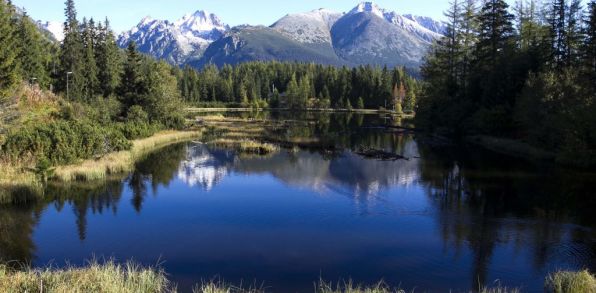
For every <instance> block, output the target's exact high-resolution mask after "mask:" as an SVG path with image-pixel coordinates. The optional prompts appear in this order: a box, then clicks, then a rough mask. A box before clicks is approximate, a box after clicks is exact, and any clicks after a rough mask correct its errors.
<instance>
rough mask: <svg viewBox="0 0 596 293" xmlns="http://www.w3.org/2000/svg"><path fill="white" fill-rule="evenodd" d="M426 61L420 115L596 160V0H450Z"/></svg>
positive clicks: (423, 121) (574, 159) (424, 122)
mask: <svg viewBox="0 0 596 293" xmlns="http://www.w3.org/2000/svg"><path fill="white" fill-rule="evenodd" d="M445 15H446V17H447V18H448V19H449V26H448V31H447V34H446V35H447V37H445V38H443V39H442V40H440V41H439V42H437V43H436V45H435V46H434V47H433V49H432V51H431V52H430V54H429V55H428V56H427V59H426V64H425V65H424V66H423V68H422V76H423V78H424V81H425V82H424V94H423V95H422V97H420V98H419V109H418V111H417V120H418V122H417V125H418V126H419V127H425V128H426V129H428V130H431V131H434V132H439V133H442V134H446V135H452V136H458V137H465V136H470V135H491V136H499V137H505V138H510V139H514V140H519V141H524V142H527V143H529V144H531V145H533V146H537V147H540V148H542V149H546V150H548V151H552V152H554V153H555V154H556V157H557V160H559V161H560V162H562V163H568V164H572V165H576V166H593V165H594V164H596V115H595V114H596V103H595V101H596V100H595V99H596V2H594V1H590V2H589V3H588V4H587V5H586V6H585V7H583V6H582V2H581V1H580V0H549V1H544V2H539V1H536V0H521V1H518V2H517V4H516V5H515V6H514V7H509V6H508V5H507V3H506V2H505V1H504V0H487V1H484V2H479V1H474V0H454V1H453V2H451V9H450V10H449V11H447V12H446V14H445Z"/></svg>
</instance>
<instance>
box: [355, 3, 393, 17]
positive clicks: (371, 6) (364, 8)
mask: <svg viewBox="0 0 596 293" xmlns="http://www.w3.org/2000/svg"><path fill="white" fill-rule="evenodd" d="M361 12H366V13H372V14H374V15H376V16H378V17H381V18H383V17H384V15H385V10H384V9H381V8H380V7H379V6H378V5H377V4H375V3H374V2H361V3H360V4H358V6H356V7H354V9H352V11H350V13H349V14H356V13H361Z"/></svg>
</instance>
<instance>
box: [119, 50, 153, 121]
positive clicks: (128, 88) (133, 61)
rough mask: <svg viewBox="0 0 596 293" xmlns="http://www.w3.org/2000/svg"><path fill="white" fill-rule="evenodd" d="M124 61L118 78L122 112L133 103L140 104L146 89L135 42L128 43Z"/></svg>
mask: <svg viewBox="0 0 596 293" xmlns="http://www.w3.org/2000/svg"><path fill="white" fill-rule="evenodd" d="M126 56H127V58H126V62H125V63H124V70H123V72H122V76H121V78H120V80H121V82H120V87H119V89H118V94H119V98H120V102H121V103H122V106H123V111H124V113H127V112H128V109H129V108H130V107H132V106H134V105H142V104H143V100H144V99H145V97H146V95H147V93H148V89H147V84H146V81H145V78H144V75H143V70H142V61H143V60H142V57H141V55H140V54H139V52H138V51H137V46H136V43H135V42H130V43H129V44H128V49H127V50H126Z"/></svg>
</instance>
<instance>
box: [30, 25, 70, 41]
mask: <svg viewBox="0 0 596 293" xmlns="http://www.w3.org/2000/svg"><path fill="white" fill-rule="evenodd" d="M36 24H37V27H39V29H41V30H42V31H44V32H45V33H46V35H48V36H49V37H50V38H51V39H53V40H55V41H58V42H62V40H63V39H64V25H63V24H62V23H61V22H59V21H46V22H41V21H37V22H36Z"/></svg>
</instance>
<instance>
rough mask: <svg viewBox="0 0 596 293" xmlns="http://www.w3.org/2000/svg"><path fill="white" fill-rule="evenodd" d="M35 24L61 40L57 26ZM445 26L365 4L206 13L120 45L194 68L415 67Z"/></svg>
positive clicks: (153, 24)
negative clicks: (269, 14) (272, 15)
mask: <svg viewBox="0 0 596 293" xmlns="http://www.w3.org/2000/svg"><path fill="white" fill-rule="evenodd" d="M39 26H40V27H42V28H44V29H45V30H47V31H50V32H53V33H54V35H55V37H56V39H58V40H60V35H59V34H60V33H61V30H60V29H61V25H60V24H57V23H51V22H48V23H39ZM445 27H446V25H445V23H444V22H441V21H437V20H434V19H432V18H430V17H424V16H414V15H410V14H404V15H402V14H399V13H397V12H394V11H389V10H386V9H382V8H380V7H379V6H378V5H376V4H374V3H372V2H362V3H360V4H358V5H357V6H356V7H354V8H353V9H352V10H350V11H348V12H343V13H340V12H335V11H331V10H328V9H317V10H313V11H309V12H304V13H295V14H288V15H286V16H284V17H282V18H281V19H279V20H278V21H276V22H275V23H274V24H272V25H271V26H253V25H241V26H236V27H230V26H229V25H227V24H225V23H224V22H223V21H222V20H221V19H220V18H219V17H218V16H217V15H215V14H212V13H208V12H206V11H203V10H199V11H197V12H195V13H193V14H188V15H185V16H184V17H182V18H181V19H178V20H176V21H173V22H172V21H169V20H159V19H153V18H151V17H145V18H143V19H142V20H141V21H140V22H139V23H138V24H137V25H136V26H135V27H133V28H132V29H130V30H129V31H125V32H123V33H121V34H120V35H119V36H118V40H117V42H118V45H119V46H120V47H122V48H125V47H126V46H128V44H129V42H131V41H134V42H135V43H136V44H137V47H138V49H139V50H140V51H141V52H143V53H145V54H148V55H151V56H153V57H155V58H158V59H163V60H166V61H168V62H169V63H172V64H175V65H180V66H183V65H191V66H193V67H197V68H200V67H202V66H204V65H206V64H215V65H217V66H223V65H224V64H232V65H233V64H237V63H240V62H247V61H256V60H259V61H272V60H277V61H300V62H316V63H321V64H329V65H347V66H354V65H363V64H373V65H388V66H406V67H409V68H418V67H419V66H420V64H421V63H422V59H423V56H424V55H425V53H426V51H427V49H428V48H429V46H430V45H431V44H432V42H433V41H435V40H436V39H438V38H440V37H441V36H442V34H443V32H444V31H445Z"/></svg>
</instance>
